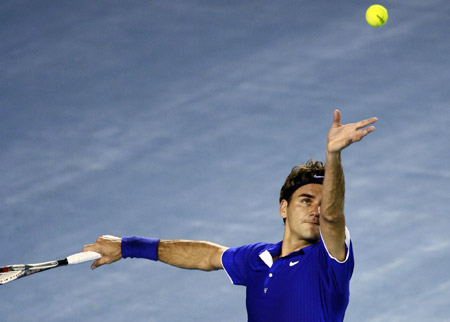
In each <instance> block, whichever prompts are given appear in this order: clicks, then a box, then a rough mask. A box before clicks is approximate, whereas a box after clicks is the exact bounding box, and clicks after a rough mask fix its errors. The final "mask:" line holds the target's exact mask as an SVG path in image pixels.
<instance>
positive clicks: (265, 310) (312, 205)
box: [83, 110, 377, 322]
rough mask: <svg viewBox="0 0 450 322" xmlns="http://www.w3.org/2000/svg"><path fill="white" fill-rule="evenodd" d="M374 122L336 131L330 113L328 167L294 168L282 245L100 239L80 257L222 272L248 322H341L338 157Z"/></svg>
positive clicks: (345, 244)
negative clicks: (240, 297) (240, 298)
mask: <svg viewBox="0 0 450 322" xmlns="http://www.w3.org/2000/svg"><path fill="white" fill-rule="evenodd" d="M376 121H377V118H370V119H366V120H363V121H360V122H357V123H352V124H346V125H342V124H341V113H340V111H339V110H335V111H334V116H333V123H332V125H331V128H330V130H329V132H328V141H327V150H326V166H323V164H322V163H321V162H318V161H316V162H314V161H312V160H310V161H308V163H307V164H306V165H301V166H296V167H294V169H293V170H292V171H291V173H290V174H289V175H288V177H287V178H286V181H285V183H284V185H283V187H282V188H281V192H280V215H281V217H282V218H283V220H284V222H285V226H284V235H283V240H282V241H280V242H279V243H277V244H270V243H257V244H252V245H246V246H242V247H236V248H227V247H224V246H221V245H217V244H214V243H211V242H206V241H191V240H159V239H150V238H143V237H134V236H133V237H123V238H118V237H112V236H102V237H100V238H98V239H97V241H96V243H95V244H92V245H86V246H85V247H84V249H83V250H84V251H96V252H99V253H100V254H101V255H102V258H100V259H98V260H97V261H95V262H94V263H93V264H92V269H94V268H97V267H99V266H101V265H104V264H109V263H112V262H115V261H117V260H119V259H121V258H126V257H133V258H147V259H151V260H159V261H161V262H164V263H167V264H170V265H173V266H177V267H180V268H188V269H200V270H205V271H210V270H217V269H224V270H225V271H226V273H227V274H228V276H229V277H230V279H231V282H232V283H233V284H236V285H244V286H246V289H247V298H246V306H247V314H248V321H252V322H261V321H267V322H278V321H280V322H290V321H296V322H298V321H306V322H316V321H317V322H319V321H320V322H323V321H343V319H344V315H345V310H346V308H347V305H348V302H349V284H350V278H351V276H352V273H353V266H354V260H353V250H352V243H351V241H350V234H349V231H348V229H347V227H346V226H345V216H344V195H345V184H344V173H343V169H342V165H341V151H342V150H343V149H344V148H346V147H348V146H349V145H351V144H352V143H354V142H358V141H360V140H361V139H362V138H363V137H365V136H366V135H367V134H369V133H370V132H372V131H374V130H375V127H374V126H372V124H373V123H374V122H376Z"/></svg>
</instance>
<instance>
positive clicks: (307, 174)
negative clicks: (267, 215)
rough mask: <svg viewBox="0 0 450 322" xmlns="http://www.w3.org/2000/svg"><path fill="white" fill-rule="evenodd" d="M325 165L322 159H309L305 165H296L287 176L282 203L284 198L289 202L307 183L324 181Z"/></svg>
mask: <svg viewBox="0 0 450 322" xmlns="http://www.w3.org/2000/svg"><path fill="white" fill-rule="evenodd" d="M324 174H325V166H324V165H323V163H322V162H321V161H313V160H311V159H310V160H308V162H306V164H305V165H296V166H295V167H294V168H293V169H292V171H291V173H290V174H289V175H288V176H287V178H286V181H285V182H284V184H283V187H281V191H280V203H281V201H282V200H283V199H284V200H286V201H287V202H288V203H289V201H291V197H292V194H293V193H294V192H295V190H297V189H298V188H300V187H301V186H304V185H306V184H310V183H318V184H322V183H323V176H324Z"/></svg>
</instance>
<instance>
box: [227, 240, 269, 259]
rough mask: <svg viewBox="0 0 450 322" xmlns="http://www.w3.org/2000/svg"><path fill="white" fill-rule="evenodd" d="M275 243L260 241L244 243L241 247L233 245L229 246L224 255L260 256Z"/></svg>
mask: <svg viewBox="0 0 450 322" xmlns="http://www.w3.org/2000/svg"><path fill="white" fill-rule="evenodd" d="M271 245H273V244H270V243H265V242H260V243H255V244H248V245H243V246H239V247H231V248H228V249H227V250H226V251H225V252H224V254H223V256H230V255H240V256H247V257H253V256H255V255H256V256H259V254H260V253H262V252H263V251H264V250H265V249H267V248H268V247H270V246H271Z"/></svg>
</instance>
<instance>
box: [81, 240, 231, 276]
mask: <svg viewBox="0 0 450 322" xmlns="http://www.w3.org/2000/svg"><path fill="white" fill-rule="evenodd" d="M226 249H227V247H224V246H221V245H218V244H214V243H211V242H206V241H193V240H161V241H160V242H159V246H158V250H157V251H158V260H159V261H161V262H164V263H166V264H169V265H172V266H176V267H180V268H186V269H200V270H204V271H212V270H217V269H222V268H223V267H222V262H221V257H222V254H223V252H224V251H225V250H226ZM83 251H85V252H86V251H95V252H98V253H100V254H101V255H102V257H101V258H100V259H98V260H97V261H95V262H94V263H93V264H92V266H91V268H92V269H95V268H97V267H99V266H102V265H105V264H111V263H114V262H116V261H118V260H120V259H121V258H122V238H119V237H114V236H109V235H107V236H102V237H99V238H98V239H97V241H96V242H95V243H94V244H91V245H86V246H84V247H83Z"/></svg>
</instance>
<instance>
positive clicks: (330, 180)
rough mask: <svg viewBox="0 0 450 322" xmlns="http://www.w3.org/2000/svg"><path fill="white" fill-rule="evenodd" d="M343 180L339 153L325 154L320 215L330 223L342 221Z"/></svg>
mask: <svg viewBox="0 0 450 322" xmlns="http://www.w3.org/2000/svg"><path fill="white" fill-rule="evenodd" d="M344 202H345V179H344V171H343V169H342V164H341V153H340V152H337V153H330V152H327V156H326V167H325V177H324V181H323V190H322V204H321V206H320V215H321V217H323V219H325V220H327V221H331V222H338V221H342V220H344Z"/></svg>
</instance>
